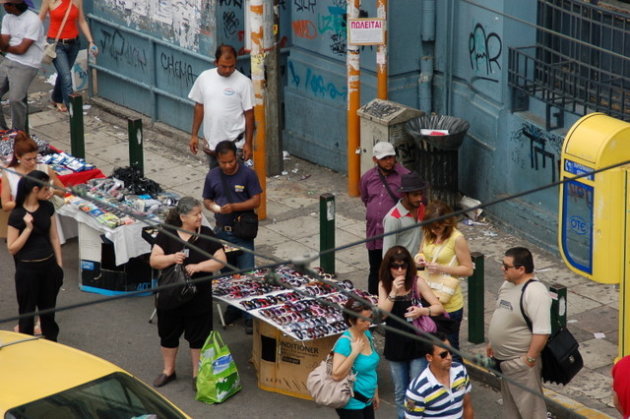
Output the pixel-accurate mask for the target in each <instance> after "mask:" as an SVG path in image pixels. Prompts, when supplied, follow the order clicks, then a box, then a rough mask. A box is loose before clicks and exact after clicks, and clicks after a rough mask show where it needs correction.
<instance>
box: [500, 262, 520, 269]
mask: <svg viewBox="0 0 630 419" xmlns="http://www.w3.org/2000/svg"><path fill="white" fill-rule="evenodd" d="M501 265H502V266H501V267H502V268H503V270H504V271H507V270H510V269H512V268H518V266H516V265H512V266H510V265H508V264H507V263H505V262H501Z"/></svg>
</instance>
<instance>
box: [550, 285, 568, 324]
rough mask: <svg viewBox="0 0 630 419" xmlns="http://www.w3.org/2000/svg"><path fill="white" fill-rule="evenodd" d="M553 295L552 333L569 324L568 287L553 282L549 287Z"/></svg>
mask: <svg viewBox="0 0 630 419" xmlns="http://www.w3.org/2000/svg"><path fill="white" fill-rule="evenodd" d="M549 295H550V296H551V334H552V335H553V334H554V333H556V331H557V330H558V329H559V328H561V327H566V326H567V287H565V286H564V285H560V284H553V285H552V286H550V287H549Z"/></svg>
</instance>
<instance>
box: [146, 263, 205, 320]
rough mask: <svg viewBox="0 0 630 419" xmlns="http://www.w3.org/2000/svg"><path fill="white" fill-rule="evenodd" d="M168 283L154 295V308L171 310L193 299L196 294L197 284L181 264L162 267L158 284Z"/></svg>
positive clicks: (161, 285) (160, 285)
mask: <svg viewBox="0 0 630 419" xmlns="http://www.w3.org/2000/svg"><path fill="white" fill-rule="evenodd" d="M166 285H168V287H167V288H164V289H162V290H160V291H158V293H157V294H156V296H155V308H157V309H160V310H172V309H174V308H177V307H180V306H182V305H183V304H185V303H187V302H189V301H190V300H192V299H193V297H194V296H195V294H197V286H196V285H195V284H194V283H193V282H192V280H191V278H190V276H189V275H188V273H187V272H186V269H184V265H182V264H177V263H176V264H174V265H171V266H169V267H167V268H164V269H162V273H160V277H159V278H158V286H159V287H163V286H166Z"/></svg>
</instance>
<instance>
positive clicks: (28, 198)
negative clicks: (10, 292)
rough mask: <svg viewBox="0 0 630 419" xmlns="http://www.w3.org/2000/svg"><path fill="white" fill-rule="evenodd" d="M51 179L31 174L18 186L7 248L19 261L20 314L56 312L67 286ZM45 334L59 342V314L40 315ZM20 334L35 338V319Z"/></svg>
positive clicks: (24, 322) (23, 321)
mask: <svg viewBox="0 0 630 419" xmlns="http://www.w3.org/2000/svg"><path fill="white" fill-rule="evenodd" d="M49 182H50V176H48V174H47V173H44V172H42V171H40V170H34V171H32V172H29V173H28V174H27V175H26V177H23V178H22V179H20V181H19V182H18V188H17V195H16V198H15V208H13V210H11V214H10V215H9V222H8V229H7V247H8V249H9V253H11V254H12V255H13V259H14V260H15V290H16V294H17V299H18V309H19V313H20V314H25V313H32V312H34V311H35V310H36V309H39V310H45V309H50V308H55V305H56V303H57V294H58V293H59V288H61V284H62V283H63V269H62V261H61V246H60V244H59V237H58V236H57V224H56V223H55V222H54V214H55V208H54V207H53V205H52V203H50V202H49V201H48V199H49V198H50V197H51V196H52V191H51V190H50V186H49ZM40 321H41V328H42V334H43V335H44V337H45V338H46V339H50V340H53V341H56V340H57V336H58V335H59V326H58V325H57V323H56V322H55V314H54V313H48V314H40ZM19 327H20V332H22V333H27V334H29V335H32V334H33V328H34V317H32V316H30V317H25V318H21V319H20V321H19Z"/></svg>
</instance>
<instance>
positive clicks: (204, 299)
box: [155, 226, 223, 312]
mask: <svg viewBox="0 0 630 419" xmlns="http://www.w3.org/2000/svg"><path fill="white" fill-rule="evenodd" d="M171 231H172V232H173V233H174V234H177V231H176V230H171ZM200 233H201V235H202V236H212V237H214V233H213V232H212V230H211V229H210V228H208V227H205V226H201V230H200ZM188 243H190V244H192V245H193V246H196V247H198V248H200V249H202V250H203V251H205V252H208V253H209V254H211V255H213V256H214V253H215V252H216V251H217V250H219V249H222V248H223V245H222V244H221V243H219V242H217V241H213V240H210V239H207V238H205V237H201V236H192V237H191V238H190V239H188ZM155 244H156V245H158V246H160V247H161V248H162V250H164V254H165V255H171V254H173V253H177V252H181V251H182V250H183V249H184V248H189V249H190V250H189V251H190V254H189V255H188V257H187V258H186V260H185V261H184V266H186V265H188V264H191V263H192V264H194V263H199V262H204V261H206V260H208V259H209V258H208V257H206V256H205V255H203V254H201V253H200V252H198V251H197V250H195V249H193V248H190V246H188V245H185V244H184V243H182V242H181V241H179V240H177V239H175V238H173V237H170V236H168V235H166V234H164V233H162V232H160V233H158V235H157V237H156V238H155ZM210 275H212V273H210V272H197V273H196V274H194V275H193V276H192V278H193V279H195V278H200V277H204V276H210ZM195 285H196V286H197V294H196V295H195V297H194V298H193V299H192V301H190V302H189V303H188V304H184V305H183V306H182V307H181V308H182V309H186V310H194V311H195V312H203V311H211V310H212V281H210V280H209V281H204V282H201V283H197V284H195Z"/></svg>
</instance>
